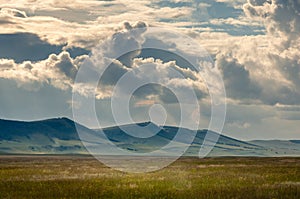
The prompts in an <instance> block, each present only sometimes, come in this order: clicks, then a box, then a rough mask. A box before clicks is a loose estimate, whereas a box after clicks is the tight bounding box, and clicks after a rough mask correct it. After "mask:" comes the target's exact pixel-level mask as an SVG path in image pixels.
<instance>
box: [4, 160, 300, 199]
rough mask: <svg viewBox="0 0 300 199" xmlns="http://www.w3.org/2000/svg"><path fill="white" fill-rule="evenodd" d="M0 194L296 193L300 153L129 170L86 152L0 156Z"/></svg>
mask: <svg viewBox="0 0 300 199" xmlns="http://www.w3.org/2000/svg"><path fill="white" fill-rule="evenodd" d="M0 198H189V199H192V198H300V158H288V157H287V158H206V159H197V158H182V159H180V160H178V161H177V162H176V163H174V164H172V165H170V166H169V167H167V168H164V169H162V170H160V171H157V172H152V173H146V174H128V173H123V172H119V171H115V170H112V169H110V168H108V167H106V166H105V165H103V164H101V163H99V162H98V161H97V160H95V159H93V158H92V157H89V156H0Z"/></svg>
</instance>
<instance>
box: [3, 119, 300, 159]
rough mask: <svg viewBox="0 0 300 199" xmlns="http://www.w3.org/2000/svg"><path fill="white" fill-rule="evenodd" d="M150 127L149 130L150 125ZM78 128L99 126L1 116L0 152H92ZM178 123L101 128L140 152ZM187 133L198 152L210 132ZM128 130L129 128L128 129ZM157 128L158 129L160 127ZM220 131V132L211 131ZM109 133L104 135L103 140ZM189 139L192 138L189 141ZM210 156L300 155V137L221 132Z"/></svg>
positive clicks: (162, 140) (163, 141)
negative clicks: (251, 137) (270, 138)
mask: <svg viewBox="0 0 300 199" xmlns="http://www.w3.org/2000/svg"><path fill="white" fill-rule="evenodd" d="M151 124H152V125H151ZM135 125H137V126H139V127H144V129H146V130H145V131H144V132H133V131H136V130H134V126H135ZM147 126H148V127H149V128H148V130H147V128H146V127H147ZM76 127H77V128H80V130H81V131H84V132H86V133H88V134H93V135H94V136H95V135H96V136H97V134H98V131H99V130H95V129H93V130H92V129H89V128H87V127H85V126H83V125H81V124H78V123H76V122H74V121H73V120H71V119H69V118H67V117H58V118H49V119H44V120H37V121H16V120H7V119H0V153H6V154H14V153H18V154H20V153H21V154H88V152H87V150H86V149H85V147H84V146H83V144H82V142H81V140H80V136H79V135H78V133H77V129H76ZM125 127H126V128H127V130H129V131H132V132H133V133H148V134H149V135H151V133H154V132H152V131H154V130H155V129H156V127H159V131H158V132H155V134H154V135H153V136H147V137H146V138H137V137H134V136H131V135H129V134H126V133H125V132H124V131H123V130H122V128H125ZM178 129H179V128H178V127H176V126H167V125H166V126H157V125H156V124H154V123H152V122H151V121H146V122H141V123H136V124H125V125H121V126H112V127H106V128H103V129H101V130H102V131H103V132H104V133H105V135H106V137H107V139H109V140H110V141H111V142H113V143H114V144H115V145H116V146H117V147H120V148H123V149H125V150H129V151H134V152H136V153H147V152H151V151H154V150H158V149H160V148H161V147H163V146H165V145H167V144H168V143H169V142H170V141H171V140H173V138H174V136H175V135H176V133H177V131H178ZM182 129H183V130H184V136H181V137H179V138H178V140H177V142H178V143H186V142H188V140H189V137H187V136H188V135H189V134H190V135H191V136H192V135H193V133H195V132H196V134H195V137H194V140H193V142H192V143H191V146H190V147H189V148H188V150H187V151H186V153H185V155H186V156H197V154H198V152H199V150H200V148H201V146H202V143H203V140H204V138H205V136H206V134H207V131H208V130H207V129H202V130H197V131H194V132H193V131H192V130H189V129H187V128H181V130H182ZM125 130H126V129H125ZM127 130H126V132H128V131H127ZM156 130H157V129H156ZM211 133H216V132H211ZM102 139H106V138H105V137H100V136H99V140H100V141H98V143H101V140H102ZM188 143H189V142H188ZM209 156H300V141H299V140H279V141H265V140H254V141H243V140H238V139H235V138H232V137H229V136H226V135H220V134H219V139H218V141H217V143H216V144H215V147H214V148H213V150H212V151H211V153H210V154H209Z"/></svg>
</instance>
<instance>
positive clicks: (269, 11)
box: [0, 0, 300, 140]
mask: <svg viewBox="0 0 300 199" xmlns="http://www.w3.org/2000/svg"><path fill="white" fill-rule="evenodd" d="M0 27H1V28H0V96H1V97H0V118H4V119H16V120H26V121H30V120H38V119H44V118H52V117H69V118H73V113H72V92H74V90H75V92H78V93H79V94H80V95H82V96H83V97H87V98H88V97H90V96H88V94H87V93H88V90H89V89H90V87H89V86H90V84H89V82H83V83H82V87H80V88H81V89H78V88H77V87H76V86H75V85H76V84H75V79H76V75H77V73H78V71H79V70H80V69H81V66H82V65H83V64H84V63H85V61H86V60H90V59H91V57H90V55H91V53H95V54H97V56H98V58H99V57H100V59H101V60H102V61H103V60H106V59H111V57H112V56H114V55H115V54H118V53H119V51H121V50H122V48H127V47H128V42H129V41H127V40H130V39H131V40H130V42H132V41H134V44H136V45H137V47H142V46H143V45H146V44H147V42H148V43H155V42H160V45H162V46H166V47H167V48H173V49H175V51H176V52H181V51H182V49H181V50H180V49H179V48H180V46H181V45H180V42H179V43H178V42H177V43H176V42H174V41H172V37H171V36H170V35H169V37H168V34H165V35H163V36H162V35H159V34H158V35H151V37H146V36H145V35H144V34H145V33H144V32H143V31H141V32H137V33H136V35H135V36H136V37H135V38H129V36H128V33H129V32H130V31H132V30H134V29H135V28H143V29H145V31H146V30H150V29H151V28H153V27H156V28H160V27H163V28H165V29H168V30H170V31H173V30H174V31H175V30H176V31H177V32H179V33H180V34H182V35H186V36H188V37H189V38H191V39H193V41H195V43H197V45H199V46H201V48H203V49H205V50H206V51H207V52H208V54H209V56H210V57H211V59H212V60H213V61H214V67H216V68H217V69H218V70H219V72H220V75H221V77H222V80H223V83H224V86H225V90H226V97H227V98H226V102H227V116H226V120H225V125H224V129H223V132H222V133H223V134H225V135H229V136H232V137H235V138H238V139H243V140H255V139H300V132H299V129H300V37H299V35H300V0H248V1H247V0H235V1H233V0H182V1H179V0H149V1H146V0H126V1H125V0H104V1H101V0H100V1H93V0H72V1H70V0H60V1H58V0H43V1H41V0H5V1H3V0H0ZM146 32H147V31H146ZM118 39H120V40H118ZM116 41H118V42H117V45H116V43H114V42H116ZM99 45H100V47H99ZM177 48H178V49H177ZM187 51H188V53H191V52H192V51H193V49H192V48H191V49H188V50H187ZM189 51H190V52H189ZM98 61H99V60H98ZM143 66H148V68H145V67H143ZM100 67H101V66H100ZM173 69H174V70H175V71H177V72H179V73H180V74H182V75H183V77H180V78H179V77H178V76H176V77H175V75H174V74H172V73H171V72H170V71H171V70H173ZM143 70H144V72H145V73H143V74H144V75H145V74H146V76H144V77H143V78H150V77H153V78H154V79H156V80H162V81H164V85H163V86H170V87H171V88H180V90H179V93H180V95H181V94H182V95H183V94H184V93H185V92H186V91H189V90H194V91H195V92H196V95H197V100H198V101H199V104H200V106H201V107H200V108H201V121H202V123H201V128H207V126H206V125H207V124H208V122H209V120H210V111H209V110H210V108H209V105H210V104H209V102H210V100H209V98H210V95H209V91H208V89H207V88H206V87H205V84H204V81H203V79H201V77H200V76H199V72H197V71H193V70H191V69H190V68H189V67H188V66H186V63H185V62H184V61H182V60H181V59H180V57H178V56H176V55H175V56H170V55H169V54H164V53H163V52H159V51H155V52H150V51H145V50H144V51H136V52H133V53H129V54H127V55H126V56H123V57H122V58H120V59H118V60H115V61H114V63H113V64H112V65H111V67H110V71H108V72H107V73H106V76H105V78H103V79H102V80H101V81H100V84H99V87H98V89H97V91H96V96H95V97H96V99H95V104H96V109H97V116H98V117H99V118H100V119H101V120H102V124H103V125H104V126H110V125H113V118H112V111H111V107H110V97H111V94H112V87H113V85H114V84H115V83H116V82H117V80H118V78H120V77H122V75H124V74H125V73H126V72H128V71H129V72H131V73H136V71H143ZM117 77H118V78H117ZM116 78H117V79H116ZM165 80H166V81H165ZM133 98H134V99H133V102H132V103H133V108H132V117H133V118H134V121H137V122H139V121H143V120H145V121H146V120H148V119H149V115H148V112H147V110H148V109H149V107H151V105H153V104H164V105H165V106H166V107H168V108H167V109H168V111H169V112H170V113H171V112H172V111H173V112H176V110H177V109H178V105H176V98H175V97H174V94H172V92H170V90H168V89H164V88H163V87H158V86H157V85H150V86H148V87H144V88H141V89H140V90H137V91H136V92H135V93H134V97H133ZM174 100H175V101H174ZM74 106H75V107H74ZM76 106H80V103H79V102H78V104H76V103H73V108H76ZM169 112H168V113H169ZM174 114H175V115H176V113H174ZM177 114H178V113H177ZM175 120H176V119H174V120H171V119H170V120H168V121H167V122H168V124H170V125H172V124H174V125H175V124H176V122H175ZM84 124H85V125H87V126H90V127H92V125H91V123H89V118H86V121H85V122H84Z"/></svg>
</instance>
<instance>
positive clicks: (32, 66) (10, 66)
mask: <svg viewBox="0 0 300 199" xmlns="http://www.w3.org/2000/svg"><path fill="white" fill-rule="evenodd" d="M84 58H86V56H79V57H76V58H75V59H72V58H71V57H70V54H69V53H68V52H62V53H60V54H59V55H56V54H51V55H50V56H49V57H48V59H46V60H42V61H39V62H30V61H25V62H23V63H20V64H17V63H15V62H14V61H13V60H7V59H0V78H4V79H11V80H15V81H16V82H17V83H18V85H19V86H20V87H22V86H24V87H25V88H27V89H31V88H32V89H36V84H38V85H40V86H42V84H50V85H52V86H54V87H56V88H59V89H62V90H65V89H68V88H70V87H71V86H72V84H73V82H74V78H75V75H76V72H77V70H78V67H79V65H80V64H81V62H82V61H83V60H84ZM31 86H32V87H31Z"/></svg>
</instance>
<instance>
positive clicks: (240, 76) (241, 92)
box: [216, 54, 261, 100]
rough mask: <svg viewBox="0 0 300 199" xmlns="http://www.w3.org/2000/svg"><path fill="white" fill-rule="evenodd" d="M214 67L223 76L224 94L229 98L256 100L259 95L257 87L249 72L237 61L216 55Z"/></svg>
mask: <svg viewBox="0 0 300 199" xmlns="http://www.w3.org/2000/svg"><path fill="white" fill-rule="evenodd" d="M216 60H217V61H216V65H217V67H219V68H220V70H221V71H222V74H223V78H224V83H225V87H226V93H227V95H228V96H229V97H231V98H234V99H238V100H243V99H257V98H258V97H259V96H260V95H261V89H260V87H259V85H258V84H257V83H256V82H255V81H253V80H252V79H251V77H250V74H249V71H248V70H247V69H245V68H244V67H243V65H241V64H240V63H238V60H236V59H234V58H231V57H226V56H224V55H222V54H218V55H217V57H216Z"/></svg>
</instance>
